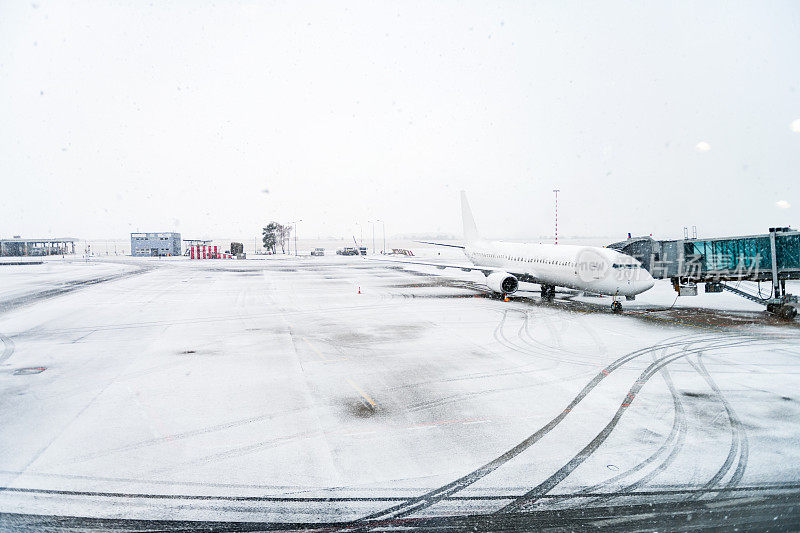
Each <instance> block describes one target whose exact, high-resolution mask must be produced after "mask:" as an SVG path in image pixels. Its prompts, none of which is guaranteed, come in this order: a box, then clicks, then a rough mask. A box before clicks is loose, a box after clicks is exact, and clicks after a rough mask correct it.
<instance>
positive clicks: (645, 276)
mask: <svg viewBox="0 0 800 533" xmlns="http://www.w3.org/2000/svg"><path fill="white" fill-rule="evenodd" d="M641 272H642V277H641V279H640V280H639V281H638V283H637V284H636V285H638V287H637V288H638V289H639V292H644V291H646V290H648V289H650V288H651V287H652V286H653V285H655V284H656V280H655V279H653V276H651V275H650V272H648V271H647V270H644V269H642V271H641Z"/></svg>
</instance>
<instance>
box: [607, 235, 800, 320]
mask: <svg viewBox="0 0 800 533" xmlns="http://www.w3.org/2000/svg"><path fill="white" fill-rule="evenodd" d="M608 247H609V248H613V249H615V250H618V251H620V252H622V253H624V254H628V255H630V256H633V257H635V258H636V259H638V260H639V262H641V263H642V266H643V267H644V268H645V269H647V271H648V272H650V274H651V275H652V276H653V277H654V278H656V279H665V278H669V279H671V280H672V283H673V285H674V286H675V290H676V291H678V293H679V294H681V295H684V296H692V295H696V294H697V284H698V283H705V291H706V292H722V291H723V290H727V291H730V292H733V293H735V294H738V295H739V296H742V297H744V298H747V299H748V300H751V301H754V302H757V303H760V304H763V305H765V306H766V307H767V311H769V312H771V313H775V314H778V315H780V316H782V317H784V318H794V317H795V316H797V308H798V298H797V296H794V295H791V294H789V293H787V292H786V280H789V279H800V231H797V230H793V229H791V228H788V227H777V228H769V233H766V234H762V235H747V236H740V237H718V238H712V239H694V238H693V239H689V238H683V239H677V240H667V241H659V240H655V239H653V238H652V237H633V238H628V239H627V240H625V241H621V242H616V243H613V244H609V245H608ZM731 281H755V282H759V283H761V282H769V283H770V285H771V288H770V289H767V294H762V293H761V290H760V289H759V292H758V294H754V293H752V292H748V291H745V290H742V289H741V288H739V287H734V286H731V285H729V284H727V283H725V282H731Z"/></svg>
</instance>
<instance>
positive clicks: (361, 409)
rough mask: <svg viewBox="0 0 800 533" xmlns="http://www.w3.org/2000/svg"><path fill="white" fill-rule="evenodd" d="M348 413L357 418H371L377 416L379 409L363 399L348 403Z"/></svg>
mask: <svg viewBox="0 0 800 533" xmlns="http://www.w3.org/2000/svg"><path fill="white" fill-rule="evenodd" d="M346 406H347V413H348V414H349V415H350V416H352V417H355V418H370V417H372V416H375V413H376V412H377V410H378V409H377V407H376V406H374V405H371V404H369V403H368V402H366V401H363V400H361V399H359V400H355V401H349V402H347V403H346Z"/></svg>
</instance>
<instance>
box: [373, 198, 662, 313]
mask: <svg viewBox="0 0 800 533" xmlns="http://www.w3.org/2000/svg"><path fill="white" fill-rule="evenodd" d="M461 217H462V223H463V227H464V244H463V245H457V244H444V243H437V242H428V241H417V242H421V243H424V244H431V245H435V246H448V247H451V248H460V249H462V250H463V251H464V255H466V257H467V259H469V260H470V262H471V263H472V265H473V266H467V265H449V264H443V263H426V262H420V261H405V260H403V261H400V260H398V261H393V262H397V263H409V264H415V265H428V266H434V267H437V268H440V269H444V268H458V269H460V270H462V271H464V272H472V271H480V272H482V273H483V275H484V276H486V285H487V286H488V287H489V289H490V290H491V291H492V292H494V293H496V294H499V295H501V296H502V297H503V298H504V299H505V297H506V296H508V295H511V294H514V293H515V292H517V290H518V289H519V282H520V281H523V282H529V283H538V284H539V285H540V286H541V295H542V299H543V300H545V301H548V302H552V301H553V299H554V298H555V293H556V287H566V288H570V289H575V290H579V291H585V292H590V293H594V294H603V295H608V296H613V297H614V299H613V301H612V303H611V310H612V311H613V312H614V313H621V312H622V303H621V302H620V301H619V300H618V298H619V297H621V296H625V297H626V298H627V299H629V300H633V299H634V297H635V296H636V295H637V294H640V293H642V292H644V291H646V290H648V289H649V288H650V287H652V286H653V285H654V284H655V280H654V279H653V277H652V276H651V275H650V273H649V272H648V271H647V270H646V269H645V268H644V267H642V265H641V264H640V263H639V262H638V261H637V260H636V259H634V258H633V257H631V256H629V255H625V254H623V253H620V252H617V251H616V250H611V249H609V248H602V247H599V246H577V245H562V244H558V245H556V244H532V243H518V242H504V241H487V240H485V239H483V238H482V237H481V236H480V234H479V233H478V228H477V226H476V225H475V219H474V218H473V216H472V210H471V209H470V207H469V201H468V200H467V194H466V193H465V192H464V191H461ZM384 261H385V260H384Z"/></svg>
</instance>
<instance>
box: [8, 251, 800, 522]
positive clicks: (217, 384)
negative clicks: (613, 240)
mask: <svg viewBox="0 0 800 533" xmlns="http://www.w3.org/2000/svg"><path fill="white" fill-rule="evenodd" d="M0 268H9V267H0ZM11 268H14V269H20V272H19V273H18V272H17V271H9V272H11V273H13V275H14V276H16V277H15V278H14V279H15V282H14V286H15V287H17V288H16V289H14V290H9V291H8V292H3V293H0V298H4V299H5V298H16V297H17V296H18V295H19V294H20V291H23V292H24V291H26V290H33V289H36V288H39V281H38V279H39V277H41V279H43V280H45V279H46V280H47V282H46V283H48V284H51V285H58V284H59V283H66V282H69V281H71V280H76V279H82V280H86V279H91V278H92V277H104V276H108V275H109V274H113V273H114V272H117V273H119V272H122V271H126V272H127V271H131V272H132V271H137V272H139V274H138V275H135V276H121V277H118V278H116V279H113V280H110V281H105V282H103V283H97V284H93V285H84V286H78V287H76V288H75V290H71V291H69V292H64V293H61V294H59V295H57V296H54V297H50V298H43V299H38V300H32V301H30V302H29V303H28V304H27V305H20V306H18V307H16V308H14V309H10V310H7V311H5V312H4V313H0V340H2V342H3V347H2V349H3V352H2V353H0V427H2V428H3V429H2V432H0V485H2V486H4V487H6V490H3V491H0V512H2V511H5V512H18V513H34V514H54V515H78V516H98V517H114V516H125V517H138V518H147V519H157V518H186V519H195V520H199V519H209V520H210V519H231V520H271V521H321V520H357V519H359V518H363V517H365V516H367V515H372V516H374V517H377V518H396V517H403V516H428V515H437V514H452V513H466V512H494V511H497V510H499V509H502V508H508V509H526V508H531V506H532V508H557V507H574V506H577V505H608V504H609V503H613V502H616V501H622V500H625V499H626V498H628V499H630V498H643V496H636V494H637V492H636V491H641V490H644V489H646V490H648V491H656V492H657V491H666V490H670V491H677V492H678V493H679V496H678V498H679V499H684V498H690V499H691V498H713V497H716V496H717V495H718V494H719V493H718V492H714V491H719V490H723V491H724V490H731V489H732V488H736V487H756V488H754V489H752V490H762V489H763V487H766V486H771V485H772V484H774V483H787V482H794V483H796V482H797V481H798V478H799V477H800V446H798V442H800V441H798V439H799V438H800V416H798V415H800V396H798V393H797V391H798V390H800V374H798V373H799V372H800V364H798V362H799V360H798V358H800V342H799V341H800V335H798V325H797V323H796V322H795V323H793V324H785V323H781V322H777V321H776V322H771V321H764V320H762V319H760V318H759V317H760V316H762V315H763V312H762V311H761V308H760V307H756V308H753V307H751V306H750V303H749V302H746V301H744V300H741V299H740V298H738V297H735V296H734V297H733V298H735V300H731V299H730V298H728V297H729V296H731V295H728V294H711V295H701V296H698V297H697V298H696V299H692V300H690V299H689V298H686V299H685V300H686V302H685V303H684V301H683V300H684V299H683V298H681V299H679V301H680V302H681V305H683V306H691V305H694V303H695V302H702V303H703V304H705V303H707V302H710V301H712V299H714V301H715V302H721V303H720V305H723V303H722V302H727V303H730V304H731V305H735V306H736V307H735V308H736V309H738V310H741V311H743V312H747V313H750V314H747V315H746V317H751V318H752V320H750V321H749V322H746V323H745V324H744V325H743V323H742V322H741V321H739V322H737V323H736V324H729V323H727V322H726V321H725V320H722V319H719V320H717V321H715V322H713V323H712V322H709V321H704V322H698V321H693V319H692V316H691V315H686V313H684V314H683V315H680V316H679V317H677V318H676V317H675V316H673V315H670V314H667V313H664V312H659V313H640V312H639V311H643V310H647V308H648V306H657V307H659V308H661V307H666V306H669V305H671V304H672V301H673V300H674V299H675V298H674V293H672V294H670V293H669V291H671V287H669V286H668V284H666V283H662V282H659V284H657V286H656V287H655V288H654V289H653V290H652V291H651V292H648V293H645V294H643V295H640V296H639V297H637V299H636V301H634V302H625V306H626V311H629V312H630V314H626V315H622V316H617V315H613V314H611V313H610V312H609V311H608V302H609V301H610V299H607V298H589V297H583V298H575V297H572V296H570V295H568V294H564V295H562V296H563V298H559V300H558V301H557V302H556V303H555V304H553V305H548V304H543V303H541V302H540V301H539V300H538V298H536V297H526V296H524V295H523V296H522V297H519V298H514V299H512V301H510V302H503V301H501V300H499V299H495V298H492V297H489V296H488V295H487V294H486V293H485V292H484V291H482V290H480V286H479V285H478V283H479V282H480V278H482V276H481V275H480V274H477V276H476V275H475V274H470V273H462V272H458V273H457V274H453V273H451V272H449V271H447V272H446V273H444V272H442V271H439V270H436V269H435V268H433V269H427V270H426V268H425V267H421V268H416V269H413V270H412V269H407V268H401V267H398V266H393V265H387V264H377V263H373V262H370V261H366V260H364V259H361V258H358V257H356V258H347V257H335V256H334V257H330V256H327V257H323V258H308V257H306V258H300V259H293V258H285V257H279V256H278V257H273V258H259V259H258V260H245V261H189V260H185V259H182V258H173V259H172V260H162V261H159V260H155V259H142V260H133V259H130V258H128V259H126V260H124V262H117V263H107V262H99V261H98V262H94V261H92V262H89V263H78V262H74V263H68V264H63V265H62V264H58V267H56V265H55V264H53V265H50V268H51V269H52V270H49V271H48V270H46V269H43V268H40V269H39V270H37V268H39V267H33V268H31V267H11ZM24 268H30V270H27V271H25V270H23V269H24ZM142 268H144V270H141V269H142ZM24 272H28V274H27V275H26V274H24ZM0 273H2V271H0ZM441 274H445V275H444V276H442V275H441ZM0 275H2V274H0ZM531 288H532V289H536V287H535V286H532V287H531ZM359 290H360V293H359ZM717 298H721V299H720V300H716V299H717ZM40 369H44V370H41V371H40ZM456 480H461V481H460V482H459V483H458V484H456V485H452V486H451V485H450V484H451V483H452V482H454V481H456ZM699 489H702V490H700V492H697V491H698V490H699ZM703 490H708V491H711V492H708V493H705V492H703ZM581 491H588V492H590V493H591V494H593V495H594V496H592V497H591V498H588V497H580V493H581ZM682 491H689V492H682ZM692 491H694V492H692ZM631 492H633V493H634V496H630V493H631ZM597 494H601V495H600V496H598V495H597ZM664 494H667V492H665V493H664ZM152 495H162V496H163V497H152ZM558 495H563V497H556V496H558ZM146 496H151V497H146ZM423 496H424V497H423ZM330 497H334V498H338V499H336V500H334V501H327V500H326V499H327V498H330ZM665 497H666V496H665ZM242 498H245V499H242ZM471 498H478V499H471ZM396 506H399V507H396ZM507 506H508V507H507ZM391 508H394V510H392V511H388V510H389V509H391Z"/></svg>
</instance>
